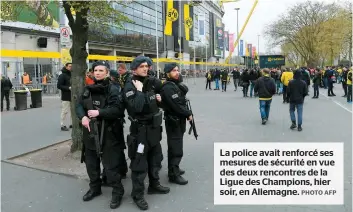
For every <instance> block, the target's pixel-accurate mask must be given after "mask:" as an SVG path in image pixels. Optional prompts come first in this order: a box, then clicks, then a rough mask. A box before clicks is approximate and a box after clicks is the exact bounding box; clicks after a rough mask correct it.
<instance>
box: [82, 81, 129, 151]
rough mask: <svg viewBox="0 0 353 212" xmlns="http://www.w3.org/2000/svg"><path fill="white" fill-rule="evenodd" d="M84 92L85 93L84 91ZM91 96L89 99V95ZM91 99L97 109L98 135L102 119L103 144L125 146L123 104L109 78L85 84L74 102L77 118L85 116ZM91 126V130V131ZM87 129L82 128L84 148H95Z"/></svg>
mask: <svg viewBox="0 0 353 212" xmlns="http://www.w3.org/2000/svg"><path fill="white" fill-rule="evenodd" d="M85 92H86V95H87V94H88V95H87V96H86V95H84V93H85ZM89 94H90V96H91V99H90V97H89ZM90 101H92V104H93V106H94V107H96V108H97V109H98V111H99V115H98V117H97V123H98V130H99V135H100V133H101V127H102V121H103V120H104V122H105V123H104V132H103V136H104V137H103V145H104V146H109V147H111V146H116V145H119V146H120V147H121V148H124V147H125V143H124V137H123V136H121V135H123V128H122V120H121V117H123V114H124V104H123V100H122V97H121V96H120V94H119V90H118V88H116V87H115V86H114V85H112V84H110V83H109V80H104V81H99V82H95V84H93V85H87V86H86V87H85V89H84V92H83V94H82V95H81V97H80V98H79V99H78V101H77V103H76V115H77V118H78V119H80V120H81V119H82V118H83V117H84V116H87V117H88V115H87V112H88V110H89V106H88V105H87V102H90ZM92 130H93V129H92V127H91V131H92ZM89 135H90V132H88V129H86V128H83V143H84V145H85V147H86V148H88V149H92V150H95V148H96V147H95V142H94V139H92V137H91V136H89Z"/></svg>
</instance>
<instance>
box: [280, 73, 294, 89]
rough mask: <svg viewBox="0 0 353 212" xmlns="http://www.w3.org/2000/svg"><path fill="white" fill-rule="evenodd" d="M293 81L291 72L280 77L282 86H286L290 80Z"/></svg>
mask: <svg viewBox="0 0 353 212" xmlns="http://www.w3.org/2000/svg"><path fill="white" fill-rule="evenodd" d="M292 79H293V72H291V71H290V72H283V73H282V77H281V82H282V83H283V85H285V86H288V83H289V81H290V80H292Z"/></svg>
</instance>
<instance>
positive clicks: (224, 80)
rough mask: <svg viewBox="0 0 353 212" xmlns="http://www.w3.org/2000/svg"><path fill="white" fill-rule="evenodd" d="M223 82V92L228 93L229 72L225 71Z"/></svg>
mask: <svg viewBox="0 0 353 212" xmlns="http://www.w3.org/2000/svg"><path fill="white" fill-rule="evenodd" d="M221 80H222V92H227V83H228V71H227V70H226V69H224V70H223V71H222V73H221Z"/></svg>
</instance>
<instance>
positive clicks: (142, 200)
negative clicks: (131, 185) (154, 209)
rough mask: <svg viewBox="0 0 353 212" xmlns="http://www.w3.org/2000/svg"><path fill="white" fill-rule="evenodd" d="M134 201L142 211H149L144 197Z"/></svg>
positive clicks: (135, 198) (136, 198)
mask: <svg viewBox="0 0 353 212" xmlns="http://www.w3.org/2000/svg"><path fill="white" fill-rule="evenodd" d="M133 199H134V202H135V204H136V205H137V207H138V208H139V209H140V210H142V211H145V210H147V209H148V203H147V202H146V200H145V198H144V197H133Z"/></svg>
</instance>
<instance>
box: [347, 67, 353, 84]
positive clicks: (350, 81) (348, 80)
mask: <svg viewBox="0 0 353 212" xmlns="http://www.w3.org/2000/svg"><path fill="white" fill-rule="evenodd" d="M348 77H352V70H350V71H349V72H348V74H347V85H352V80H350V79H348Z"/></svg>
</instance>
